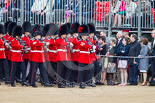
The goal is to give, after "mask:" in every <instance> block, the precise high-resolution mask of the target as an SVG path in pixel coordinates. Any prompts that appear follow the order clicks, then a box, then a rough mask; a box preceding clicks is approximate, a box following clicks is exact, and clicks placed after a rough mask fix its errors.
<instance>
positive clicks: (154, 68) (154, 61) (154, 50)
mask: <svg viewBox="0 0 155 103" xmlns="http://www.w3.org/2000/svg"><path fill="white" fill-rule="evenodd" d="M151 35H152V38H153V39H152V43H151V49H152V56H155V30H153V31H152V34H151ZM151 70H152V76H154V75H155V58H152V59H151Z"/></svg>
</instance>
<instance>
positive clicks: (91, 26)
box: [88, 23, 96, 33]
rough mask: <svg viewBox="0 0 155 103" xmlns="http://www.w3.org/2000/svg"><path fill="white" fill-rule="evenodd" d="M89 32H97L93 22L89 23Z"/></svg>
mask: <svg viewBox="0 0 155 103" xmlns="http://www.w3.org/2000/svg"><path fill="white" fill-rule="evenodd" d="M88 26H89V33H95V31H96V30H95V25H94V24H93V23H89V24H88Z"/></svg>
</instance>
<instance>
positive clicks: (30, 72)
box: [28, 24, 40, 84]
mask: <svg viewBox="0 0 155 103" xmlns="http://www.w3.org/2000/svg"><path fill="white" fill-rule="evenodd" d="M39 30H40V25H38V24H36V25H34V26H33V28H32V31H31V38H30V48H31V50H34V48H35V46H34V45H31V43H32V42H33V41H34V40H35V39H34V33H35V31H39ZM31 50H30V51H29V62H30V70H29V75H28V80H29V83H30V84H31V78H32V70H33V62H32V56H33V53H32V52H31Z"/></svg>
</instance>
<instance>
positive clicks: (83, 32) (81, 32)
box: [78, 24, 89, 36]
mask: <svg viewBox="0 0 155 103" xmlns="http://www.w3.org/2000/svg"><path fill="white" fill-rule="evenodd" d="M78 32H79V36H88V35H89V27H88V25H85V24H83V25H80V27H79V28H78Z"/></svg>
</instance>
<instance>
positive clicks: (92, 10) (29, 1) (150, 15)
mask: <svg viewBox="0 0 155 103" xmlns="http://www.w3.org/2000/svg"><path fill="white" fill-rule="evenodd" d="M127 1H129V2H132V3H131V4H132V6H131V4H130V3H129V5H128V3H126V4H124V5H125V7H123V6H124V5H123V6H122V8H127V9H126V10H124V11H122V12H120V8H119V7H118V6H117V5H118V4H117V3H118V2H119V3H120V4H119V6H120V5H121V3H122V0H0V21H1V23H4V22H6V21H8V20H12V21H15V22H17V23H18V24H22V23H23V22H24V21H30V22H31V23H32V24H42V25H44V24H47V23H55V24H59V25H61V24H64V23H66V22H71V23H74V22H79V23H80V24H82V23H85V24H86V23H89V22H93V23H94V24H95V25H96V27H97V28H107V29H108V32H109V34H111V32H112V29H117V28H131V29H136V30H137V31H138V33H139V34H140V33H141V30H143V29H154V28H155V1H154V0H124V2H127ZM143 1H145V3H142V2H143ZM114 7H118V9H115V10H116V11H115V12H114V9H113V8H114ZM142 7H143V8H142ZM145 11H146V12H145ZM118 14H120V15H121V16H119V17H120V19H116V15H117V16H118ZM129 14H131V16H127V15H129ZM120 20H121V22H120ZM116 21H117V23H116ZM114 23H116V25H114Z"/></svg>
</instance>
